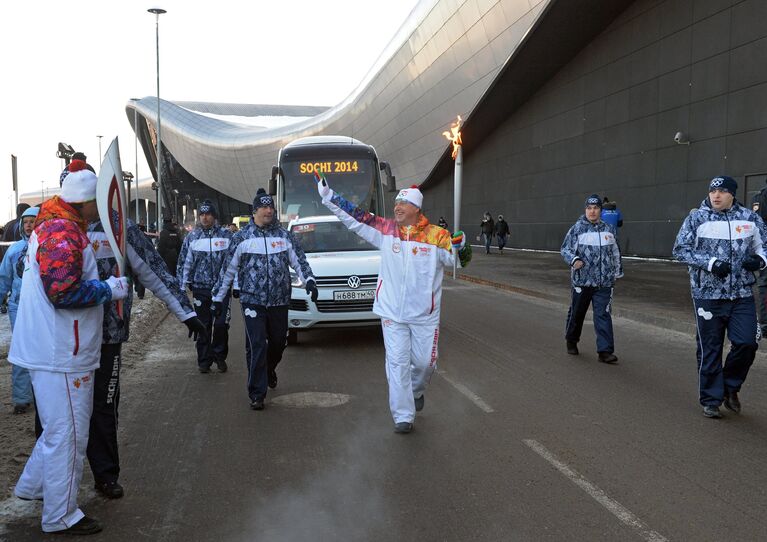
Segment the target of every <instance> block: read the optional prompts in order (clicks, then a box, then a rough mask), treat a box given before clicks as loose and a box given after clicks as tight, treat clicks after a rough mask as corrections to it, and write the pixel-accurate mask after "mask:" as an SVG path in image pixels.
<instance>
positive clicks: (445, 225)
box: [437, 216, 450, 231]
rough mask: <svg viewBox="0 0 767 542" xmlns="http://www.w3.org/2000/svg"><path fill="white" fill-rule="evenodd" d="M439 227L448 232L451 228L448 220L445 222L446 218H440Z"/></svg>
mask: <svg viewBox="0 0 767 542" xmlns="http://www.w3.org/2000/svg"><path fill="white" fill-rule="evenodd" d="M437 226H439V227H440V228H445V229H446V230H447V231H450V228H449V227H448V225H447V220H445V217H444V216H441V217H439V221H438V222H437Z"/></svg>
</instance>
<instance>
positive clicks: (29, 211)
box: [21, 207, 40, 218]
mask: <svg viewBox="0 0 767 542" xmlns="http://www.w3.org/2000/svg"><path fill="white" fill-rule="evenodd" d="M39 212H40V207H30V208H29V209H27V210H26V211H24V212H23V213H22V215H21V218H24V217H26V216H37V213H39Z"/></svg>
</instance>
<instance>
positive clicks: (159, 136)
mask: <svg viewBox="0 0 767 542" xmlns="http://www.w3.org/2000/svg"><path fill="white" fill-rule="evenodd" d="M147 11H148V12H149V13H154V18H155V52H156V57H157V229H158V230H159V228H160V216H161V212H160V209H161V207H162V154H161V151H160V141H161V139H162V122H161V121H160V15H162V14H163V13H167V12H166V10H164V9H162V8H158V7H154V8H149V9H148V10H147Z"/></svg>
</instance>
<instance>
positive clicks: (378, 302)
mask: <svg viewBox="0 0 767 542" xmlns="http://www.w3.org/2000/svg"><path fill="white" fill-rule="evenodd" d="M322 202H323V203H324V204H325V206H326V207H327V208H328V209H330V210H331V211H332V212H333V213H334V214H335V215H336V216H337V217H338V218H339V220H341V222H342V223H343V224H344V225H345V226H346V227H347V228H349V230H351V231H353V232H354V233H356V234H357V235H359V236H360V237H362V238H363V239H365V240H366V241H368V242H370V243H371V244H373V245H374V246H375V247H377V248H378V249H380V250H381V269H380V271H379V273H378V284H377V285H376V293H375V301H374V303H373V312H374V313H375V314H377V315H378V316H380V317H381V318H385V319H390V320H394V321H395V322H400V323H407V324H431V325H439V314H440V302H441V300H442V276H443V269H444V267H445V266H452V265H453V250H452V246H451V243H450V233H449V232H448V231H447V230H446V229H444V228H440V227H439V226H435V225H434V224H429V221H428V220H427V219H426V217H422V218H421V221H420V222H419V223H418V224H416V225H414V226H398V225H397V223H396V221H394V220H393V219H390V218H383V217H380V216H375V215H372V214H370V213H368V212H366V211H364V210H362V209H360V208H359V207H356V206H354V204H352V203H350V202H349V201H347V200H345V199H344V198H342V197H341V196H339V195H338V194H335V193H334V192H333V191H332V190H331V191H330V195H329V196H328V197H327V198H325V199H323V201H322ZM470 250H471V249H470V248H469V246H468V245H466V247H464V249H462V252H463V254H459V259H460V260H461V263H462V264H463V263H467V262H468V257H469V253H470Z"/></svg>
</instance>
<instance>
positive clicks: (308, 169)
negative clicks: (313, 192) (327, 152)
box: [298, 160, 362, 175]
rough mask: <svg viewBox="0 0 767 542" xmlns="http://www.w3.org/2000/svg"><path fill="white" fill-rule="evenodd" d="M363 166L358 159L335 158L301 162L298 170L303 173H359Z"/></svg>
mask: <svg viewBox="0 0 767 542" xmlns="http://www.w3.org/2000/svg"><path fill="white" fill-rule="evenodd" d="M361 169H362V168H361V167H360V164H359V162H358V161H357V160H345V161H344V160H333V161H329V162H300V163H299V164H298V171H299V173H301V174H302V175H314V172H315V171H316V172H317V173H357V172H358V171H360V170H361Z"/></svg>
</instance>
